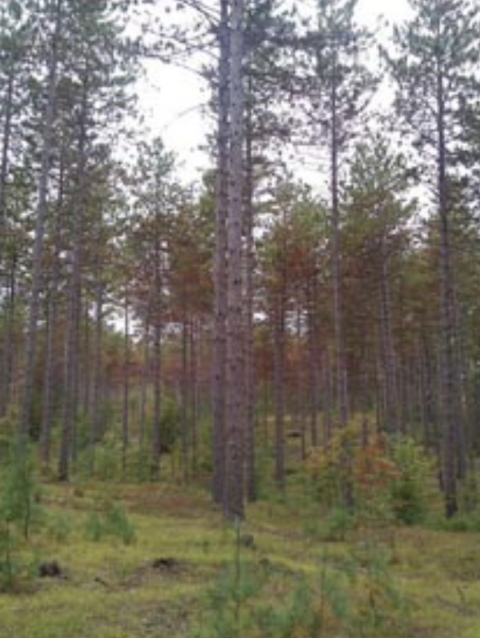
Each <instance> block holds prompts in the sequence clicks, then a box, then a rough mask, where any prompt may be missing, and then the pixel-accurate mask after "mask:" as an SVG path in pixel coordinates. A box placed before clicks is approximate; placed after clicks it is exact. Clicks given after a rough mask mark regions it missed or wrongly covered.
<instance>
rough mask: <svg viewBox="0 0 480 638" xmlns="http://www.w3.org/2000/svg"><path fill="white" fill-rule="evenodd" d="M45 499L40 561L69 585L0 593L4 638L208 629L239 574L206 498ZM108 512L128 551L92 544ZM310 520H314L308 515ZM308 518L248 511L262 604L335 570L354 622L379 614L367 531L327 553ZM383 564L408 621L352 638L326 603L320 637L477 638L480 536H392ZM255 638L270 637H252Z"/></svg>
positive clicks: (128, 494)
mask: <svg viewBox="0 0 480 638" xmlns="http://www.w3.org/2000/svg"><path fill="white" fill-rule="evenodd" d="M42 499H43V506H44V510H45V517H46V518H45V521H44V525H43V526H42V527H41V528H40V529H39V531H38V532H37V533H36V534H34V536H33V537H32V540H31V542H32V543H33V544H34V545H35V546H36V551H37V553H38V557H39V560H56V561H57V562H58V563H59V565H60V566H61V567H62V570H63V575H62V577H61V578H35V579H34V580H33V581H32V582H28V583H20V584H19V586H18V591H16V592H14V593H9V594H0V638H3V637H4V636H5V637H7V636H15V638H91V637H92V636H95V638H163V637H165V638H187V637H188V636H190V635H192V634H191V626H192V624H194V623H195V622H197V624H198V621H199V619H200V624H201V622H202V620H201V619H202V618H205V619H206V618H207V616H208V615H207V614H206V612H205V605H206V604H207V598H206V596H205V592H206V589H207V588H208V587H211V586H213V585H214V584H215V583H216V582H217V581H218V575H219V573H220V572H221V570H222V568H223V567H224V566H225V565H227V564H232V561H233V560H234V555H235V547H236V535H235V531H234V530H232V529H231V528H229V527H227V526H226V525H225V524H224V523H223V522H222V520H221V516H220V514H219V513H218V511H216V510H215V508H214V507H212V505H211V503H210V500H209V498H208V497H207V496H206V495H205V494H203V493H199V492H196V491H189V490H186V489H181V488H179V487H178V486H172V485H166V484H159V485H144V486H142V485H121V484H117V485H115V486H113V487H112V486H109V487H108V488H105V486H103V485H100V484H94V483H91V484H85V485H75V486H58V485H48V486H46V487H45V488H44V490H43V496H42ZM109 503H110V504H111V503H114V504H116V505H118V506H119V507H121V508H124V510H125V511H126V512H127V513H128V516H129V519H130V520H131V521H132V522H133V524H134V527H135V532H136V540H135V542H133V543H131V544H128V545H125V544H124V543H122V542H121V540H120V539H119V538H116V537H114V536H106V537H105V538H101V539H100V540H99V541H98V542H93V541H89V540H86V537H85V533H84V528H85V523H86V520H87V518H88V516H89V514H90V513H91V512H92V511H97V510H98V511H101V510H102V508H104V507H106V504H109ZM314 515H315V514H314V513H312V511H311V510H310V511H309V513H308V516H309V517H310V518H311V517H312V516H314ZM306 517H307V514H305V515H303V514H302V512H301V511H295V509H294V508H293V507H292V506H291V505H283V504H282V503H276V504H274V505H267V504H265V503H259V504H258V505H255V506H252V507H251V508H250V510H249V513H248V523H247V524H245V526H244V528H243V529H242V530H241V532H242V534H248V535H252V536H253V544H252V543H249V544H247V546H246V547H242V549H241V554H242V560H243V561H245V562H247V563H249V564H250V565H251V566H252V567H253V569H254V572H253V573H256V577H258V578H260V577H261V578H263V577H264V576H261V575H260V576H259V574H261V573H263V574H265V573H267V572H268V579H269V580H268V582H267V581H266V582H267V584H266V585H265V586H264V587H263V589H262V593H261V596H260V598H261V604H262V605H263V606H264V608H267V607H269V606H270V607H271V608H272V609H275V608H278V607H281V605H282V604H283V603H282V600H283V598H284V597H285V596H287V595H288V594H289V592H290V590H291V589H292V588H293V587H295V586H296V585H295V583H297V582H298V575H300V574H301V575H302V577H304V578H306V579H307V580H308V582H311V583H312V591H313V592H317V593H318V592H319V591H320V589H321V586H322V585H321V581H322V578H323V576H322V574H323V573H324V572H326V571H328V574H329V579H330V580H329V582H333V577H334V576H335V578H336V577H337V576H338V579H337V580H338V582H343V581H345V582H347V580H348V579H351V581H349V582H351V583H353V584H352V586H351V589H350V590H349V591H350V595H351V596H352V598H353V599H354V600H352V601H351V602H352V605H357V607H358V609H359V610H360V611H359V612H358V614H357V616H356V619H357V620H356V622H357V621H358V619H359V618H360V619H361V613H363V611H362V605H366V606H367V608H366V610H365V613H370V615H372V610H373V611H375V613H376V612H377V610H376V609H375V605H380V604H383V603H382V596H383V592H382V591H381V588H382V587H387V585H384V584H382V582H383V581H382V580H381V578H380V576H379V575H378V574H376V573H374V572H373V571H372V569H371V567H369V565H368V563H367V561H366V562H365V563H363V562H362V560H363V558H362V557H363V554H362V552H364V551H365V547H366V546H367V542H368V534H367V533H366V531H365V530H363V531H362V532H361V534H360V533H357V534H355V533H353V532H352V533H350V534H349V535H348V538H347V540H346V541H344V542H326V541H324V540H321V539H320V538H318V537H316V536H315V535H314V534H311V533H308V531H306V530H308V525H307V523H308V522H309V521H308V520H306ZM386 555H387V556H388V561H387V562H388V564H387V565H386V566H384V567H385V569H386V570H388V578H389V582H391V583H394V586H395V590H396V592H397V593H398V594H399V596H400V597H401V599H402V606H401V609H400V611H399V610H397V611H395V612H394V611H392V616H391V618H390V617H388V618H383V619H382V620H383V624H382V627H381V628H380V626H379V628H378V629H377V628H376V626H375V623H374V622H372V623H370V624H369V625H368V627H367V625H362V629H361V633H359V632H357V634H354V627H355V625H354V624H352V623H350V624H348V623H345V622H343V623H341V622H336V619H335V616H334V614H333V612H332V613H330V614H329V613H328V609H327V606H326V605H324V603H323V602H322V603H320V602H319V603H318V605H319V607H322V614H323V615H324V620H325V624H324V625H323V627H322V628H321V629H318V632H319V633H318V634H316V635H318V636H321V635H322V636H323V635H329V636H332V637H333V636H335V637H336V638H358V636H360V635H364V636H369V635H372V636H374V635H375V636H379V637H381V638H385V636H387V635H388V638H410V637H412V638H413V636H415V637H420V638H430V637H431V638H451V637H452V636H455V638H478V635H479V631H480V551H479V536H478V534H471V533H462V534H459V533H452V532H444V531H430V530H426V529H421V528H401V529H396V530H395V535H394V546H393V547H388V553H387V554H386ZM352 556H353V557H354V559H353V562H352ZM255 570H257V571H256V572H255ZM262 570H263V571H262ZM352 570H355V571H356V572H357V573H356V574H355V575H354V576H355V577H352V573H351V572H352ZM369 570H370V571H369ZM372 574H373V575H372ZM379 574H380V572H379ZM265 578H266V576H265ZM382 578H383V576H382ZM342 579H343V581H342ZM325 582H326V581H325ZM335 582H336V581H335ZM319 583H320V584H319ZM372 601H373V602H372ZM254 602H255V604H256V603H257V601H254ZM330 603H331V601H330ZM248 604H252V605H253V603H250V602H248ZM330 606H331V607H332V609H333V608H334V604H333V605H332V604H331V605H330ZM323 607H325V609H323ZM386 609H387V607H385V608H384V609H383V612H385V610H386ZM383 612H382V613H383ZM205 622H208V620H205ZM322 622H323V621H322ZM352 622H353V621H352ZM327 630H328V631H327ZM320 632H321V633H320ZM250 635H251V637H252V638H255V637H259V636H261V635H262V634H261V633H260V632H259V630H258V629H256V630H254V629H252V630H251V634H250ZM263 635H267V634H266V633H265V634H263ZM279 635H280V634H279ZM299 635H302V634H301V633H299ZM303 635H306V636H311V635H313V634H312V633H310V634H303ZM242 638H250V636H249V635H248V634H244V636H242Z"/></svg>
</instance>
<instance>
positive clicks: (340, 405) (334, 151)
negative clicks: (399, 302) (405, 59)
mask: <svg viewBox="0 0 480 638" xmlns="http://www.w3.org/2000/svg"><path fill="white" fill-rule="evenodd" d="M337 64H338V63H337V60H336V57H335V59H334V61H333V68H332V89H331V96H330V99H331V114H330V115H331V122H330V129H331V130H330V189H331V231H332V236H331V259H332V293H333V331H334V344H335V390H336V408H337V410H338V420H339V424H340V425H341V426H342V427H343V426H344V425H345V424H346V423H347V420H348V390H347V367H346V362H345V347H344V335H343V316H342V300H341V265H340V200H339V156H338V151H339V141H338V127H339V123H338V113H337V108H338V107H337V102H338V95H337V92H338V87H337Z"/></svg>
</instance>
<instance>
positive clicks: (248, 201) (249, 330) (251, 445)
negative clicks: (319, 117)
mask: <svg viewBox="0 0 480 638" xmlns="http://www.w3.org/2000/svg"><path fill="white" fill-rule="evenodd" d="M248 93H249V96H251V94H252V87H251V86H249V91H248ZM246 120H247V121H246V127H247V131H248V133H247V135H246V161H245V166H246V170H245V241H246V244H245V492H246V497H247V499H248V500H249V501H251V502H252V501H255V499H256V485H255V382H254V367H253V364H254V361H253V357H254V352H253V329H254V328H253V312H254V310H253V273H254V269H255V244H254V237H253V229H254V206H253V196H254V178H253V141H252V134H251V123H252V114H251V98H250V100H249V102H248V108H247V118H246Z"/></svg>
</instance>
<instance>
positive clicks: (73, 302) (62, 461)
mask: <svg viewBox="0 0 480 638" xmlns="http://www.w3.org/2000/svg"><path fill="white" fill-rule="evenodd" d="M82 89H83V93H82V104H81V113H80V118H81V121H80V131H79V139H78V149H77V153H78V168H77V171H76V176H75V183H76V189H75V191H74V201H73V202H72V218H73V219H72V245H71V254H72V264H71V268H72V272H71V277H70V282H69V291H68V309H67V312H68V319H67V334H66V343H65V367H64V369H65V372H64V375H65V376H64V396H63V406H62V423H61V438H60V451H59V459H58V475H59V479H60V480H61V481H66V480H68V476H69V462H70V458H72V459H73V460H75V459H76V455H77V431H76V427H77V416H78V400H79V354H80V323H81V315H82V313H81V308H82V298H81V297H82V264H81V258H82V245H81V244H82V225H83V217H84V215H85V171H86V161H87V157H86V145H87V120H88V95H89V86H88V68H87V69H86V71H85V77H84V78H83V87H82Z"/></svg>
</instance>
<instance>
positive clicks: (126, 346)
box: [122, 293, 130, 474]
mask: <svg viewBox="0 0 480 638" xmlns="http://www.w3.org/2000/svg"><path fill="white" fill-rule="evenodd" d="M129 313H130V306H129V303H128V294H127V293H126V294H125V317H124V325H123V330H124V334H123V370H124V371H123V406H122V471H123V473H124V474H125V471H126V469H127V452H128V446H129V442H130V422H129V417H130V411H129V404H130V321H129V319H130V316H129Z"/></svg>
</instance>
